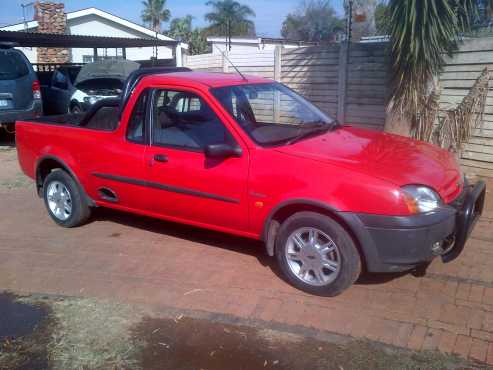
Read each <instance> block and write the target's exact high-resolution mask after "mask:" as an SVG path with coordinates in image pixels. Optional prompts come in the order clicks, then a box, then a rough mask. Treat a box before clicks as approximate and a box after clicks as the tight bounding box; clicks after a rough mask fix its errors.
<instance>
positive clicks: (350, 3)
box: [346, 0, 353, 44]
mask: <svg viewBox="0 0 493 370" xmlns="http://www.w3.org/2000/svg"><path fill="white" fill-rule="evenodd" d="M352 33H353V0H348V6H347V19H346V41H347V43H348V44H349V43H350V42H351V38H352Z"/></svg>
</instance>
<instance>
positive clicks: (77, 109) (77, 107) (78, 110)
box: [70, 103, 82, 114]
mask: <svg viewBox="0 0 493 370" xmlns="http://www.w3.org/2000/svg"><path fill="white" fill-rule="evenodd" d="M70 113H72V114H81V113H82V108H81V107H80V105H79V104H77V103H73V104H72V106H71V107H70Z"/></svg>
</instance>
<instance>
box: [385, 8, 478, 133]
mask: <svg viewBox="0 0 493 370" xmlns="http://www.w3.org/2000/svg"><path fill="white" fill-rule="evenodd" d="M476 11H477V4H476V2H475V1H474V0H420V1H417V0H409V1H402V0H391V1H390V3H389V14H390V28H389V30H390V32H389V34H390V38H391V45H390V47H391V53H392V64H393V84H392V86H393V88H394V90H393V96H392V100H391V105H390V108H391V111H392V112H393V113H394V114H396V115H397V116H398V117H399V119H400V120H401V121H403V122H406V123H407V124H408V125H410V132H411V134H413V135H414V132H416V130H417V129H418V126H419V119H420V117H423V116H424V115H425V113H426V112H424V111H422V109H423V107H424V106H425V104H424V100H423V99H427V97H428V96H429V94H430V83H431V82H432V81H433V79H434V77H436V76H437V75H438V74H439V73H440V71H441V69H442V67H443V65H444V63H445V56H446V55H447V54H450V53H452V52H453V51H454V50H456V49H457V48H458V44H459V42H460V35H461V34H462V33H464V32H467V31H468V30H469V29H470V26H471V19H472V18H473V15H474V14H475V13H476Z"/></svg>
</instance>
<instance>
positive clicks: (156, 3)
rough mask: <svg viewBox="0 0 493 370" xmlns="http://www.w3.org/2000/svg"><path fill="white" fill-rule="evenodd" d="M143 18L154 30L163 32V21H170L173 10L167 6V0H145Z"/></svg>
mask: <svg viewBox="0 0 493 370" xmlns="http://www.w3.org/2000/svg"><path fill="white" fill-rule="evenodd" d="M142 5H144V10H142V14H141V18H142V20H143V21H144V22H145V23H148V24H149V25H150V26H151V28H152V30H153V31H155V32H158V33H161V22H168V21H169V19H170V17H171V12H170V11H169V9H167V8H166V0H144V1H142Z"/></svg>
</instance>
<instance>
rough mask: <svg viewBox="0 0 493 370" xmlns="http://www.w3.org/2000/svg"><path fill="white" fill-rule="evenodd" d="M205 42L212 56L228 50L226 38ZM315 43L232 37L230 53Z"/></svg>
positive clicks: (312, 44) (213, 38)
mask: <svg viewBox="0 0 493 370" xmlns="http://www.w3.org/2000/svg"><path fill="white" fill-rule="evenodd" d="M207 42H208V43H209V48H212V49H211V52H212V54H221V52H223V51H226V50H227V49H228V44H229V43H228V38H227V37H226V36H221V37H208V38H207ZM315 45H317V43H314V42H304V41H295V40H287V39H281V38H267V37H232V38H231V51H234V52H245V53H248V52H252V51H253V52H255V51H258V50H275V48H276V46H282V47H283V48H286V49H293V48H299V47H302V46H315Z"/></svg>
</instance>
